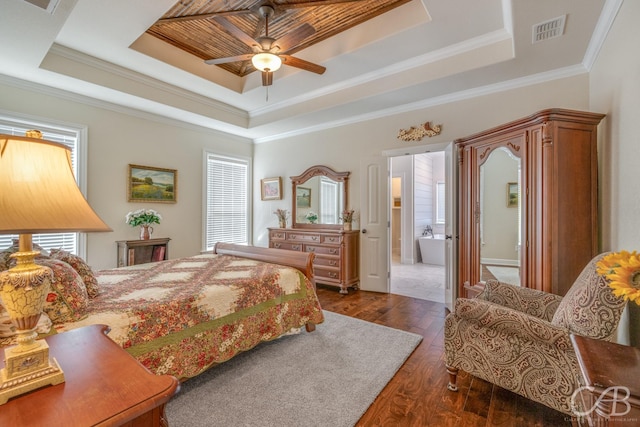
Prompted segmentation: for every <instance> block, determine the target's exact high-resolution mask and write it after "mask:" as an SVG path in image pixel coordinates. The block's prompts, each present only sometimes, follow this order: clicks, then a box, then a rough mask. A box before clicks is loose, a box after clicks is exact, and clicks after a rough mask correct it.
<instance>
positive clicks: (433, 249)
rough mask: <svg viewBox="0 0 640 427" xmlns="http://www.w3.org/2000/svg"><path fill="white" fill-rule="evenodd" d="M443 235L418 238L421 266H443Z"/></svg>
mask: <svg viewBox="0 0 640 427" xmlns="http://www.w3.org/2000/svg"><path fill="white" fill-rule="evenodd" d="M444 243H445V240H444V234H435V235H434V236H433V237H431V236H422V237H418V245H419V246H420V255H422V263H423V264H434V265H444V252H445V247H444Z"/></svg>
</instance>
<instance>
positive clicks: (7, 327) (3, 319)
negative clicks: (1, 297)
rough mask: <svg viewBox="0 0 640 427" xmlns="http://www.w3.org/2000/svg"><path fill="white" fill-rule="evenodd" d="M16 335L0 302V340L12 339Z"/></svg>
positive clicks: (14, 327)
mask: <svg viewBox="0 0 640 427" xmlns="http://www.w3.org/2000/svg"><path fill="white" fill-rule="evenodd" d="M15 334H16V326H15V325H14V324H13V322H12V321H11V318H10V317H9V313H8V312H7V310H5V308H4V307H3V306H2V302H1V301H0V338H8V337H12V336H14V335H15Z"/></svg>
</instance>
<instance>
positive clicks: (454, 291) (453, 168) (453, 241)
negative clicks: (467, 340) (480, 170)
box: [382, 141, 458, 309]
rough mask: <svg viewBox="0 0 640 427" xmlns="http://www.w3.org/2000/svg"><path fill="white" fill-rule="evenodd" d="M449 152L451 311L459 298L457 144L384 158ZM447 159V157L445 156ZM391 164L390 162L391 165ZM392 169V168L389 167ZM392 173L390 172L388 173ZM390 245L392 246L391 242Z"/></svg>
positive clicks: (430, 146)
mask: <svg viewBox="0 0 640 427" xmlns="http://www.w3.org/2000/svg"><path fill="white" fill-rule="evenodd" d="M447 150H450V151H451V156H450V157H451V158H450V160H449V162H450V164H449V165H448V166H447V167H446V168H445V171H446V172H448V173H449V174H450V175H451V176H446V177H445V180H446V181H448V182H449V183H448V184H447V187H449V189H450V190H452V191H451V193H452V194H447V196H449V199H450V200H449V201H448V202H447V203H448V204H450V206H451V208H452V209H451V210H452V211H451V212H448V213H447V221H448V222H450V223H448V224H447V230H451V234H447V235H448V236H451V238H450V239H448V243H447V256H446V258H445V263H446V264H447V265H446V266H445V267H446V269H447V274H446V277H447V279H446V280H447V282H448V283H445V304H446V306H447V308H449V309H451V308H452V305H453V302H454V301H455V299H456V298H457V297H458V286H457V272H458V263H457V256H456V250H455V248H456V247H457V239H458V236H457V234H458V231H457V229H458V226H457V203H455V199H456V198H457V197H458V196H457V185H456V182H457V179H456V178H457V173H458V171H457V170H458V169H457V167H458V164H457V151H456V150H455V144H454V143H453V141H451V142H441V143H436V144H425V145H419V146H415V147H404V148H394V149H390V150H383V151H382V156H383V157H387V158H389V159H390V158H391V157H398V156H407V155H416V154H424V153H434V152H446V151H447ZM445 157H446V156H445ZM390 164H391V162H388V165H390ZM388 167H390V166H388ZM389 172H390V171H389V170H388V171H387V173H389ZM387 193H388V194H390V193H391V188H387ZM387 198H388V199H389V210H390V209H391V206H390V205H391V197H390V196H389V197H387ZM388 245H389V246H391V244H390V242H388ZM388 257H389V263H390V262H391V248H390V247H389V249H388Z"/></svg>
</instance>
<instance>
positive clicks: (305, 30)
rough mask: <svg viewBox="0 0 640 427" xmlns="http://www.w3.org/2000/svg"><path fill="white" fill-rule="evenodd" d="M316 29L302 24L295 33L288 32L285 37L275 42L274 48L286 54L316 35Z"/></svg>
mask: <svg viewBox="0 0 640 427" xmlns="http://www.w3.org/2000/svg"><path fill="white" fill-rule="evenodd" d="M315 32H316V29H315V28H313V27H312V26H311V25H309V24H302V25H300V26H299V27H298V28H296V29H295V30H293V31H290V32H288V33H287V34H285V35H284V36H282V37H280V38H279V39H278V40H276V41H275V42H273V45H272V46H277V47H278V48H279V49H280V50H279V52H286V51H288V50H289V49H290V48H291V47H292V46H296V45H298V44H300V42H301V41H302V40H304V39H306V38H307V37H309V36H311V35H313V34H315Z"/></svg>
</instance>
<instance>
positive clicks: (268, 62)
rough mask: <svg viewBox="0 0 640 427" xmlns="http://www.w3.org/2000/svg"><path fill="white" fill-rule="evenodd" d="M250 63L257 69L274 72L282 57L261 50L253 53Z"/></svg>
mask: <svg viewBox="0 0 640 427" xmlns="http://www.w3.org/2000/svg"><path fill="white" fill-rule="evenodd" d="M251 63H252V64H253V66H254V67H255V68H256V69H257V70H260V71H271V72H274V71H276V70H278V69H279V68H280V66H281V65H282V59H280V57H279V56H278V55H274V54H273V53H269V52H263V53H258V54H255V55H253V57H252V58H251Z"/></svg>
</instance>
